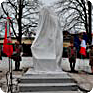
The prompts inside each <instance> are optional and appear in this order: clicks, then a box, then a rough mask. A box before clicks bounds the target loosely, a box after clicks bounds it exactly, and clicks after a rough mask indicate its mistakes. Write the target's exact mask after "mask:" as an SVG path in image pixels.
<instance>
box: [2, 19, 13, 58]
mask: <svg viewBox="0 0 93 93" xmlns="http://www.w3.org/2000/svg"><path fill="white" fill-rule="evenodd" d="M7 19H8V21H7V22H6V23H5V38H4V43H3V53H5V54H6V55H7V56H8V57H11V55H12V54H13V46H12V41H11V35H10V22H9V17H7Z"/></svg>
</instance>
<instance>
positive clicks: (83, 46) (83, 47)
mask: <svg viewBox="0 0 93 93" xmlns="http://www.w3.org/2000/svg"><path fill="white" fill-rule="evenodd" d="M79 40H80V41H81V44H80V51H79V53H80V55H81V58H84V57H86V41H85V40H84V39H83V36H80V37H79Z"/></svg>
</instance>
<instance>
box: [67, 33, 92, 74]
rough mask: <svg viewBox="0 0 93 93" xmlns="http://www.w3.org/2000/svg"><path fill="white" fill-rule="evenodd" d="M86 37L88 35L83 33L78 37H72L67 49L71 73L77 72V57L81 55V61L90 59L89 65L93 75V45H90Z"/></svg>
mask: <svg viewBox="0 0 93 93" xmlns="http://www.w3.org/2000/svg"><path fill="white" fill-rule="evenodd" d="M85 35H86V34H85V33H83V34H80V35H79V36H78V37H77V36H75V37H74V36H71V39H70V45H69V47H68V49H67V50H68V52H67V53H68V59H69V63H70V68H71V72H77V71H76V70H75V64H76V58H77V55H79V58H80V59H85V58H89V65H90V66H91V72H92V74H93V45H89V40H88V37H85ZM86 36H87V35H86Z"/></svg>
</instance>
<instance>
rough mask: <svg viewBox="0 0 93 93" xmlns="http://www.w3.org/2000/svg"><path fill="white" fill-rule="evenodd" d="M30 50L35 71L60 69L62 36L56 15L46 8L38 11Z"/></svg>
mask: <svg viewBox="0 0 93 93" xmlns="http://www.w3.org/2000/svg"><path fill="white" fill-rule="evenodd" d="M31 50H32V55H33V64H34V68H35V70H36V71H57V70H58V69H60V66H59V65H60V63H61V59H62V51H63V34H62V30H61V27H60V23H59V19H58V17H57V15H56V14H55V13H54V12H53V10H51V9H50V8H48V7H45V8H43V9H41V11H40V19H39V23H38V28H37V33H36V37H35V40H34V41H33V43H32V47H31Z"/></svg>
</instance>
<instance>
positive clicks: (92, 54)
mask: <svg viewBox="0 0 93 93" xmlns="http://www.w3.org/2000/svg"><path fill="white" fill-rule="evenodd" d="M89 65H90V66H91V72H92V74H93V45H92V46H91V49H90V51H89Z"/></svg>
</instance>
